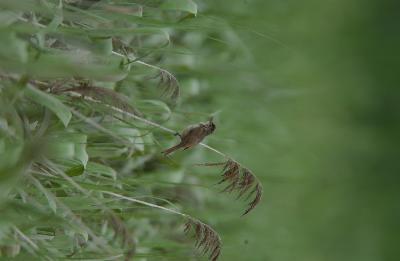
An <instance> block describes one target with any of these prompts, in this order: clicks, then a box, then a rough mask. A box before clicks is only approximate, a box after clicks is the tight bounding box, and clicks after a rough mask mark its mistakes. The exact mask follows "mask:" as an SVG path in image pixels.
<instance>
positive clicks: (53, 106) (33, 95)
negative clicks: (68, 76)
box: [25, 85, 72, 127]
mask: <svg viewBox="0 0 400 261" xmlns="http://www.w3.org/2000/svg"><path fill="white" fill-rule="evenodd" d="M25 95H26V96H28V97H29V98H30V99H32V100H33V101H35V102H37V103H39V104H41V105H43V106H45V107H47V108H48V109H49V110H51V111H52V112H54V114H56V115H57V117H58V118H59V119H60V120H61V122H62V123H63V124H64V126H65V127H67V126H68V123H69V121H70V120H71V117H72V114H71V111H70V110H69V108H68V107H67V106H65V105H64V104H63V103H62V102H61V101H59V100H58V99H57V98H55V97H54V96H52V95H51V94H48V93H45V92H42V91H40V90H38V89H36V88H35V87H33V86H31V85H28V86H27V88H25Z"/></svg>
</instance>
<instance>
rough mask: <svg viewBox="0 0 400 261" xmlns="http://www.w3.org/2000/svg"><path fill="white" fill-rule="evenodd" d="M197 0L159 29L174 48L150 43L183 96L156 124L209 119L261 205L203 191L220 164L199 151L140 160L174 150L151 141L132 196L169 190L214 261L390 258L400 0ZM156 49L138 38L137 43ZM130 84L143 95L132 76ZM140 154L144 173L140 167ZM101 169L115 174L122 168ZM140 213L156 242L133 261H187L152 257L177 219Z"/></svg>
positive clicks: (396, 212) (394, 237) (399, 229)
mask: <svg viewBox="0 0 400 261" xmlns="http://www.w3.org/2000/svg"><path fill="white" fill-rule="evenodd" d="M17 2H18V1H17ZM50 2H52V1H50ZM53 2H57V1H53ZM105 2H107V1H105ZM116 2H118V3H120V2H121V1H116ZM127 2H137V3H139V5H140V4H143V6H144V9H143V10H144V14H146V10H150V11H149V13H147V14H149V17H151V15H152V14H153V11H154V9H156V8H157V7H156V6H157V5H154V6H152V5H150V4H149V3H150V2H152V1H127ZM147 2H149V3H147ZM154 2H160V1H154ZM161 2H162V1H161ZM195 2H196V4H197V8H198V13H197V16H196V17H195V18H190V17H189V18H186V19H183V20H182V23H183V25H182V26H180V25H179V23H178V25H170V24H166V25H165V27H167V28H168V29H167V30H166V31H167V32H168V33H169V34H170V37H171V45H170V46H169V47H167V48H165V49H160V50H159V49H157V48H154V49H157V50H155V51H154V55H153V57H152V55H150V58H149V61H150V62H153V63H160V64H161V65H162V66H164V68H167V69H168V70H171V71H172V72H174V73H175V75H176V77H177V79H178V80H179V82H180V83H181V87H182V88H181V93H182V99H181V101H180V103H179V104H178V106H176V107H171V108H172V109H171V110H172V114H171V119H170V120H169V121H167V122H166V123H165V124H166V125H167V126H169V127H171V128H173V129H182V128H183V127H184V126H185V125H187V124H190V123H193V122H197V121H204V120H205V119H206V118H207V117H208V115H210V114H213V115H214V117H215V119H216V124H217V131H216V132H215V134H213V135H212V136H210V137H209V138H208V139H207V142H208V143H209V144H210V145H212V146H214V147H216V148H218V149H219V150H221V151H223V152H224V153H226V154H228V155H230V156H232V157H233V158H234V159H236V160H238V161H239V162H241V163H242V164H244V165H245V166H246V167H248V168H250V169H251V170H252V171H253V172H254V173H255V174H256V175H257V177H259V178H260V180H261V181H262V183H263V186H264V195H263V199H262V201H261V203H260V204H259V205H258V207H257V208H256V209H255V210H254V211H253V212H251V213H250V214H249V215H247V216H245V217H240V213H241V211H242V210H243V204H242V203H241V202H240V201H234V196H230V195H226V194H220V193H218V189H215V188H214V187H213V186H212V184H214V183H215V182H216V179H215V175H218V170H215V169H213V170H211V171H210V170H208V169H207V170H204V169H202V168H200V169H199V168H194V169H193V168H192V165H191V164H192V163H199V162H206V161H209V160H210V161H213V160H214V161H215V160H218V158H217V157H216V156H215V155H212V154H211V153H210V152H209V151H206V150H204V149H202V148H196V149H193V150H192V151H190V153H188V154H185V153H181V152H180V153H177V154H176V155H173V156H172V160H171V161H169V160H165V159H162V158H159V157H157V156H152V159H151V160H148V158H146V156H148V155H150V154H151V155H157V153H158V152H159V150H161V148H160V146H161V147H166V146H167V145H169V144H172V143H173V142H174V139H173V138H171V137H167V136H166V135H163V134H159V133H155V134H154V136H155V137H157V140H158V141H159V143H157V142H155V143H154V144H152V145H149V146H150V147H151V146H152V147H151V149H149V150H148V149H147V147H145V151H144V152H143V151H142V152H141V153H138V154H133V155H131V156H128V157H130V160H131V161H132V162H133V163H132V164H133V165H134V166H135V167H132V169H133V170H134V171H136V168H138V169H139V170H138V171H137V173H139V174H135V175H138V176H137V179H138V180H139V186H138V187H136V188H135V190H134V191H133V192H132V193H133V194H134V195H135V196H140V195H141V194H146V193H150V194H151V195H153V196H157V197H162V198H166V199H168V200H170V199H171V197H172V196H171V195H178V196H177V198H174V199H175V200H176V201H174V200H171V201H173V202H174V203H176V204H181V205H182V208H181V209H182V210H183V212H185V213H189V214H191V215H192V216H195V217H198V218H200V219H201V220H203V221H206V222H208V224H211V225H212V226H213V227H214V228H215V230H216V231H218V233H219V234H220V236H221V238H222V240H223V249H222V254H221V257H220V260H254V261H258V260H260V261H269V260H270V261H289V260H291V261H292V260H296V261H297V260H304V261H321V260H324V261H325V260H327V261H330V260H332V261H333V260H335V261H339V260H340V261H342V260H349V261H350V260H351V261H358V260H360V261H370V260H371V261H381V260H382V261H392V260H393V261H396V260H399V259H400V250H399V247H398V244H399V242H400V238H399V234H400V226H399V224H398V223H399V220H400V206H399V203H398V202H399V199H400V190H399V188H398V185H399V182H400V178H399V176H398V175H399V173H400V166H399V164H398V157H399V155H400V154H399V147H400V139H399V137H400V136H399V131H400V91H399V89H398V88H399V87H398V83H399V79H398V73H397V69H398V63H397V61H398V59H399V55H400V52H399V51H398V48H399V46H400V33H399V26H400V21H399V15H398V10H399V8H400V5H399V4H398V3H397V2H396V1H385V0H384V1H361V0H354V1H344V0H335V1H315V0H314V1H312V0H306V1H293V0H284V1H282V0H280V1H278V0H232V1H223V0H214V1H211V0H207V1H195ZM4 3H6V4H5V5H4V6H6V7H7V1H5V2H4ZM147 4H148V5H149V6H150V7H146V5H147ZM158 4H159V3H158ZM147 8H148V9H147ZM89 10H90V9H89ZM155 12H156V11H155ZM144 17H146V15H144ZM163 18H165V17H163ZM168 18H170V17H168ZM167 20H168V19H167ZM135 21H136V20H135ZM138 21H139V20H138ZM139 23H140V21H139ZM148 23H149V26H155V27H156V28H158V27H163V25H159V24H157V23H154V22H153V21H149V22H148ZM151 23H154V24H151ZM146 26H147V24H146ZM171 28H172V29H171ZM146 41H147V42H146ZM154 42H157V39H147V38H146V39H144V40H143V46H145V45H146V44H147V43H149V44H150V45H151V44H152V43H154ZM1 48H3V50H2V51H3V52H4V48H5V46H4V45H3V46H1ZM151 48H153V47H150V49H151ZM147 50H148V49H146V48H144V47H143V50H140V51H143V52H144V53H146V51H147ZM140 54H143V53H142V52H139V57H140ZM135 55H136V53H135ZM146 59H147V58H146ZM3 66H4V65H3ZM7 70H8V69H7ZM12 70H13V69H12ZM12 70H11V71H12ZM139 76H140V75H139ZM132 77H133V76H132ZM128 78H129V76H128ZM96 80H97V81H99V82H100V85H101V81H102V80H101V79H96ZM129 80H131V79H128V80H127V81H128V82H129ZM132 82H135V81H132ZM103 85H104V86H106V87H110V86H109V85H107V84H103ZM121 86H122V87H121ZM134 86H135V87H137V88H142V87H143V86H141V85H140V84H139V83H137V81H136V82H135V85H134ZM113 88H114V89H115V90H119V91H121V92H124V93H125V94H127V93H128V94H129V95H130V96H133V97H135V95H139V97H140V98H138V99H137V98H132V99H133V100H134V101H135V102H139V109H142V110H144V112H145V113H146V112H147V111H146V108H147V107H145V106H142V107H140V106H141V105H140V99H144V98H147V97H148V96H149V95H151V94H148V93H147V92H144V94H143V93H142V89H140V90H141V92H136V91H128V92H127V91H126V90H127V88H124V85H123V84H122V85H118V84H116V85H115V86H114V87H113ZM3 93H4V92H3ZM128 94H127V95H128ZM142 105H143V104H142ZM151 109H152V110H150V111H149V114H150V113H152V112H154V111H156V112H157V113H158V110H159V108H158V107H157V108H156V109H154V108H151ZM162 113H164V111H162ZM161 118H162V117H161ZM153 119H157V120H158V119H159V118H157V117H156V116H154V118H153ZM58 127H60V126H58ZM139 129H140V128H139ZM140 131H142V130H141V129H140ZM146 142H148V141H147V140H146ZM160 144H161V145H160ZM146 146H147V145H146ZM154 148H156V149H154ZM157 150H158V151H157ZM93 153H94V152H93ZM89 154H90V153H89ZM96 155H97V154H96ZM94 158H96V156H94ZM119 160H120V159H119ZM141 160H142V161H143V162H144V163H143V166H142V165H141V164H142V163H137V162H138V161H141ZM100 162H101V163H102V164H104V165H108V166H111V167H113V168H114V169H117V170H120V171H121V172H122V173H123V170H124V168H123V167H121V166H122V163H121V164H120V162H119V161H118V160H117V161H116V162H115V161H114V162H112V161H111V162H110V161H109V160H108V159H105V160H101V161H100ZM146 162H148V163H146ZM135 164H137V165H135ZM136 166H139V167H136ZM125 167H126V166H125ZM182 173H184V178H183V177H181V176H180V175H181V174H182ZM124 175H126V173H124ZM146 175H148V177H150V178H151V180H152V181H154V180H158V179H160V178H161V179H163V180H164V179H165V180H166V181H168V182H170V181H172V180H173V181H176V180H178V182H188V183H193V182H196V183H197V184H200V185H201V186H202V187H193V191H194V192H193V191H192V192H190V193H194V194H195V195H194V196H193V195H191V194H190V193H189V192H187V191H186V192H182V191H180V190H179V191H180V192H179V193H178V192H177V191H178V189H177V190H176V191H175V190H172V188H171V187H170V186H164V187H163V186H161V187H158V186H160V184H156V183H154V184H153V183H151V184H148V183H144V184H141V185H140V182H141V178H142V177H143V176H146ZM165 175H173V178H171V179H169V178H168V177H165ZM123 177H126V176H123ZM135 178H136V176H135ZM140 186H142V187H140ZM150 186H151V187H150ZM178 188H180V187H179V185H178ZM182 190H183V189H182ZM189 190H192V189H191V188H190V187H189ZM185 193H186V194H185ZM187 193H189V194H190V196H188V198H185V197H186V196H185V195H188V194H187ZM182 194H183V196H182ZM2 211H5V210H4V209H3V210H2ZM136 211H139V212H134V215H133V218H132V220H135V221H131V224H132V226H133V227H135V228H137V230H136V231H138V235H137V237H138V238H139V239H138V240H139V241H138V242H139V245H140V242H142V241H143V242H145V244H144V245H146V242H147V243H148V242H152V243H151V244H149V245H148V247H149V249H150V250H149V251H147V252H146V251H144V252H143V253H144V254H143V255H142V256H141V257H139V258H138V260H142V259H143V260H189V259H188V258H189V257H187V256H181V255H177V256H174V255H172V256H169V255H167V254H165V255H159V256H157V255H154V256H152V254H151V253H154V251H155V250H154V249H156V248H157V246H158V248H160V249H164V251H165V252H162V251H161V253H167V252H168V250H165V249H168V248H169V247H171V248H173V249H178V250H179V251H181V248H178V247H177V246H176V245H174V244H172V243H171V245H169V244H168V243H165V242H158V241H157V240H159V239H160V237H162V238H163V239H165V240H166V241H169V240H170V241H173V240H172V239H171V237H169V236H166V235H168V234H169V233H172V232H171V231H169V230H168V229H166V228H165V227H166V226H169V225H170V224H174V225H176V224H175V223H174V222H172V221H171V222H170V221H169V218H168V219H167V220H164V217H163V216H160V217H158V216H156V215H155V214H149V213H147V212H146V211H143V213H142V214H140V211H141V209H139V210H136ZM127 213H128V212H127ZM135 215H136V216H135ZM124 218H125V216H124ZM135 218H136V219H135ZM160 220H161V221H160ZM135 222H136V223H135ZM142 224H145V227H146V229H143V228H142V227H141V225H142ZM147 226H149V227H151V228H147ZM141 229H142V230H143V231H142V230H141ZM153 230H154V231H153ZM149 231H150V232H149ZM174 231H175V230H174ZM174 233H175V232H174ZM173 235H175V234H173ZM4 238H6V237H4ZM141 239H142V241H141ZM154 242H155V243H154ZM178 242H179V241H178ZM152 247H153V250H154V251H152V250H151V248H152ZM179 251H178V252H179ZM139 252H140V251H139ZM171 252H174V250H171ZM146 253H147V254H148V255H146ZM185 253H186V252H185ZM191 258H192V259H195V260H197V259H201V257H199V256H195V257H193V256H192V257H191Z"/></svg>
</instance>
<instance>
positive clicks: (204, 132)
mask: <svg viewBox="0 0 400 261" xmlns="http://www.w3.org/2000/svg"><path fill="white" fill-rule="evenodd" d="M215 128H216V127H215V124H214V122H213V118H210V120H208V121H207V122H201V123H199V124H195V125H190V126H188V127H187V128H186V129H185V130H184V131H183V132H182V134H179V133H176V134H175V135H177V136H179V137H180V138H181V142H180V143H178V144H177V145H175V146H173V147H171V148H169V149H167V150H164V151H163V152H162V153H164V155H165V156H167V155H168V154H170V153H172V152H174V151H176V150H178V149H180V148H183V149H184V150H186V149H188V148H191V147H193V146H195V145H197V144H199V143H200V142H201V141H202V140H203V139H204V138H205V137H206V136H208V135H210V134H211V133H213V132H214V131H215Z"/></svg>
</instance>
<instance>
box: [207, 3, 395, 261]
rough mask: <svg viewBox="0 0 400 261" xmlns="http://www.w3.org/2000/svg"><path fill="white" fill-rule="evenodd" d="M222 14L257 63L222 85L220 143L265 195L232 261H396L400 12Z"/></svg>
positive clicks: (355, 8)
mask: <svg viewBox="0 0 400 261" xmlns="http://www.w3.org/2000/svg"><path fill="white" fill-rule="evenodd" d="M212 6H213V7H212V10H210V11H209V13H210V14H214V15H218V16H222V17H224V18H225V19H227V20H228V21H229V23H230V24H231V25H232V26H233V27H235V28H236V31H237V32H238V36H239V38H240V39H241V40H242V41H243V45H244V46H246V49H247V51H248V52H249V55H250V57H251V59H250V60H249V61H247V62H246V63H244V64H240V65H238V67H239V68H234V69H233V71H232V72H231V73H229V75H228V76H225V77H218V78H217V79H215V82H214V84H212V86H213V87H215V88H217V89H218V91H219V93H220V94H219V96H217V97H214V102H215V106H218V105H220V106H219V107H220V108H221V109H222V108H223V109H222V112H221V114H220V119H221V127H220V129H219V130H218V132H217V135H218V136H220V137H228V138H230V139H232V140H234V143H232V144H231V145H230V146H227V147H229V148H230V149H229V151H231V152H233V154H234V155H235V157H236V158H240V159H241V160H243V162H244V163H245V164H247V165H248V166H252V167H253V170H254V171H255V173H257V174H258V175H259V176H260V177H261V178H262V180H263V182H264V190H265V195H264V200H263V201H262V203H261V205H262V206H261V207H260V208H259V209H257V210H256V211H255V213H253V215H250V216H249V217H248V218H245V219H243V218H240V219H233V220H232V219H229V218H228V219H227V225H226V226H222V225H221V228H222V229H224V232H223V234H225V233H229V235H232V238H231V237H230V238H229V239H226V240H225V241H227V242H226V243H225V245H226V250H225V252H224V255H223V260H360V261H361V260H363V261H366V260H398V259H399V258H400V252H399V249H398V247H397V245H398V242H399V236H398V235H399V223H398V222H399V215H400V208H399V205H398V199H399V193H400V192H399V191H400V190H399V188H398V184H399V175H398V174H399V164H398V162H397V158H398V156H399V141H400V139H399V130H400V129H399V127H400V96H399V89H398V80H399V79H398V75H396V72H395V70H396V68H398V58H399V52H398V50H397V47H398V46H399V44H400V34H399V31H398V28H399V25H400V24H399V22H400V21H399V19H398V18H399V16H398V15H397V14H396V10H398V8H399V5H398V3H396V2H395V1H230V3H229V4H228V3H227V2H226V1H213V4H212ZM260 34H263V36H261V35H260ZM210 59H212V57H210ZM232 67H235V66H232ZM238 223H239V224H238ZM225 231H226V232H225ZM225 237H226V236H225ZM228 240H229V241H228Z"/></svg>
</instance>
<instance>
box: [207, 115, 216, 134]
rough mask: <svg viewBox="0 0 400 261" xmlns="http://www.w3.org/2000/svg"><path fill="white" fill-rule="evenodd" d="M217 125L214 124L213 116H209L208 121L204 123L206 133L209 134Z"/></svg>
mask: <svg viewBox="0 0 400 261" xmlns="http://www.w3.org/2000/svg"><path fill="white" fill-rule="evenodd" d="M216 128H217V127H216V126H215V124H214V122H213V117H211V118H210V119H209V120H208V122H207V123H206V129H207V133H208V134H211V133H213V132H214V131H215V129H216Z"/></svg>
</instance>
